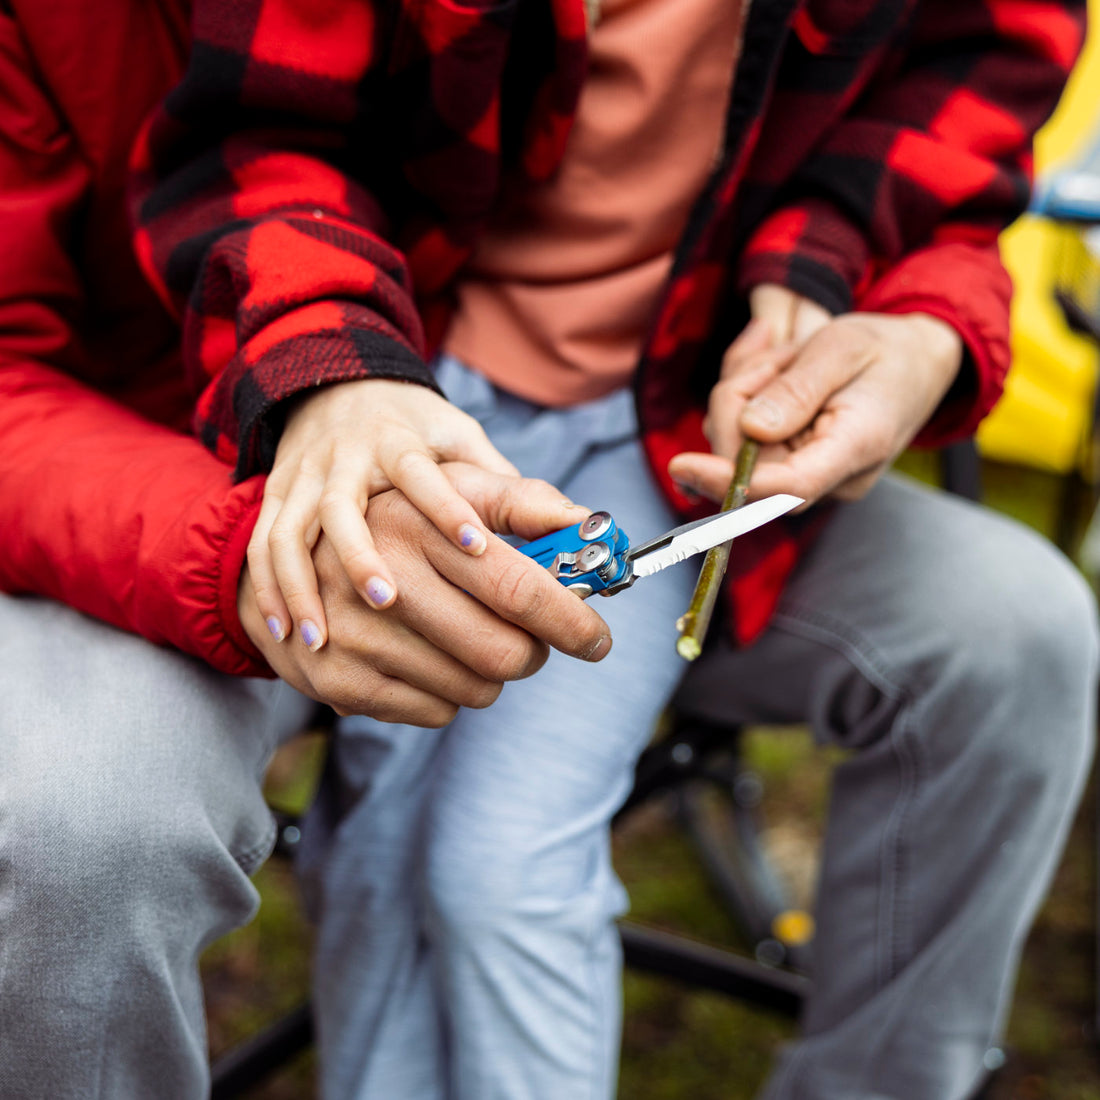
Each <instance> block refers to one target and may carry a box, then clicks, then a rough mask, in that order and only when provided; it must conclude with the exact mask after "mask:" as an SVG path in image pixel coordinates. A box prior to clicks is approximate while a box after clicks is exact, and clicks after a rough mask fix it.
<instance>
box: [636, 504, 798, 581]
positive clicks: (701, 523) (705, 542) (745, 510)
mask: <svg viewBox="0 0 1100 1100" xmlns="http://www.w3.org/2000/svg"><path fill="white" fill-rule="evenodd" d="M802 503H803V500H802V497H796V496H792V495H791V494H790V493H777V494H776V495H775V496H771V497H765V498H764V499H763V500H757V501H754V502H753V503H752V504H746V505H744V506H743V507H741V508H734V509H731V510H730V511H728V512H721V513H719V514H718V515H716V516H708V517H707V518H706V519H702V520H697V521H696V522H695V523H688V524H685V525H684V526H683V527H677V528H676V529H675V530H674V531H669V532H668V534H667V535H662V536H660V537H659V538H656V539H650V540H649V541H648V542H645V543H642V544H641V545H640V546H637V547H631V548H630V550H628V551H627V558H628V559H629V560H630V563H631V565H632V566H633V570H634V575H635V576H636V577H651V576H653V574H654V573H659V572H660V571H661V570H662V569H666V568H667V567H668V566H670V565H675V564H676V562H679V561H683V560H684V559H685V558H690V557H691V556H692V555H693V554H702V553H703V552H704V551H705V550H709V549H710V548H711V547H712V546H718V545H719V544H721V543H723V542H729V541H730V539H735V538H738V537H739V536H741V535H745V534H748V532H749V531H755V530H756V528H757V527H763V526H764V524H765V523H770V522H771V521H772V520H773V519H778V518H779V516H782V515H784V514H785V513H786V512H789V511H790V510H791V509H792V508H797V507H798V506H799V505H800V504H802Z"/></svg>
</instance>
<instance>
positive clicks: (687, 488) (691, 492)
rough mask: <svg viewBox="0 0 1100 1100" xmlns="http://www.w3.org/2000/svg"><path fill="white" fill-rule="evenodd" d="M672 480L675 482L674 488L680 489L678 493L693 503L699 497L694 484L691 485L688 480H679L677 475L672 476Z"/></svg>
mask: <svg viewBox="0 0 1100 1100" xmlns="http://www.w3.org/2000/svg"><path fill="white" fill-rule="evenodd" d="M672 481H673V483H674V484H675V486H676V488H677V489H679V490H680V493H681V494H682V495H683V496H684V497H685V498H686V499H687V500H690V501H691V502H692V503H693V504H694V503H695V502H696V501H697V500H699V499H700V497H699V493H698V491H697V490H696V488H695V486H694V485H692V484H691V483H690V482H689V481H686V480H681V479H680V478H678V477H674V478H673V479H672Z"/></svg>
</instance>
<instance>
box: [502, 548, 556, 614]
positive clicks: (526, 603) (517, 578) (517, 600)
mask: <svg viewBox="0 0 1100 1100" xmlns="http://www.w3.org/2000/svg"><path fill="white" fill-rule="evenodd" d="M516 556H517V557H518V555H516ZM532 564H533V563H531V562H530V561H529V560H528V559H526V558H519V560H518V561H515V560H512V558H511V556H509V561H508V562H507V563H506V564H505V565H503V566H502V568H501V569H500V572H499V573H498V574H497V577H496V581H495V583H494V598H495V602H496V604H497V606H498V607H499V608H500V610H501V612H502V613H503V614H504V615H505V617H506V618H508V619H510V620H512V621H513V622H517V623H526V622H530V621H531V620H532V619H534V618H536V617H537V616H538V615H539V613H540V612H541V611H542V610H543V608H544V607H545V605H546V593H545V592H544V590H543V586H542V585H541V584H540V583H539V580H540V579H541V578H539V577H538V576H537V574H535V575H533V574H532Z"/></svg>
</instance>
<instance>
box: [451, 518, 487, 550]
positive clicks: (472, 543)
mask: <svg viewBox="0 0 1100 1100" xmlns="http://www.w3.org/2000/svg"><path fill="white" fill-rule="evenodd" d="M458 541H459V543H460V544H461V545H462V549H463V550H468V551H469V552H470V553H471V554H473V555H474V557H477V556H478V555H479V554H484V553H485V546H486V543H485V536H484V535H483V534H482V533H481V532H480V531H479V530H478V529H477V528H476V527H475V526H474V525H473V524H472V523H464V524H463V525H462V526H461V527H460V528H459V529H458Z"/></svg>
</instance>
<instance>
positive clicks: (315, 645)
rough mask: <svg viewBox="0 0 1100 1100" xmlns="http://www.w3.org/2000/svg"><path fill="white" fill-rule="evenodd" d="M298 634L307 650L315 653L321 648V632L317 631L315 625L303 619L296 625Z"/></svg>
mask: <svg viewBox="0 0 1100 1100" xmlns="http://www.w3.org/2000/svg"><path fill="white" fill-rule="evenodd" d="M298 632H299V633H300V634H301V635H302V641H303V642H305V644H306V647H307V648H308V649H310V650H312V651H314V652H316V651H317V650H318V649H320V648H321V631H320V630H318V628H317V624H316V623H314V622H311V621H310V620H309V619H303V620H302V621H301V622H300V623H299V624H298Z"/></svg>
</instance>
